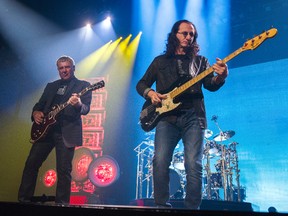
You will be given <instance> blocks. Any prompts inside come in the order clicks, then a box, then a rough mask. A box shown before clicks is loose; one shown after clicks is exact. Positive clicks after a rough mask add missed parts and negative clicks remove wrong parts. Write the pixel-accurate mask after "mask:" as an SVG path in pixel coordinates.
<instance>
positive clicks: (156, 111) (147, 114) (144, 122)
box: [139, 28, 277, 132]
mask: <svg viewBox="0 0 288 216" xmlns="http://www.w3.org/2000/svg"><path fill="white" fill-rule="evenodd" d="M276 34H277V29H275V28H271V29H270V30H268V31H265V32H263V33H262V34H260V35H258V36H256V37H254V38H252V39H250V40H248V41H246V42H245V43H244V44H243V46H242V47H240V48H239V49H237V50H236V51H234V52H233V53H231V54H230V55H228V56H227V57H225V58H224V59H222V61H223V62H224V63H226V62H228V61H229V60H231V59H233V58H234V57H235V56H237V55H239V54H240V53H242V52H243V51H246V50H254V49H256V48H257V47H258V46H259V45H260V44H261V43H262V42H264V41H265V40H266V39H267V38H272V37H274V36H275V35H276ZM212 72H213V68H212V67H209V68H208V69H206V70H205V71H203V72H202V73H200V74H199V75H197V76H196V77H194V78H193V79H190V80H189V81H187V82H185V83H184V84H183V85H181V86H179V87H176V88H174V89H173V90H172V91H170V92H168V93H166V95H167V98H166V99H164V100H162V102H161V104H160V105H157V106H156V105H154V104H152V103H151V100H150V99H148V100H146V102H145V103H144V105H143V106H142V110H141V113H140V122H139V123H140V125H141V128H142V129H143V130H144V131H146V132H148V131H151V130H152V129H153V128H154V127H156V125H157V123H158V122H159V120H160V119H161V118H162V117H163V116H164V115H166V114H168V113H170V112H171V111H173V110H175V109H176V108H177V107H178V106H179V105H180V104H181V102H179V103H174V101H173V100H174V99H175V98H176V97H177V96H179V95H180V94H182V93H183V92H185V91H186V90H187V89H188V88H190V87H191V86H193V85H194V84H195V83H197V82H198V81H200V80H202V79H203V78H205V77H206V76H207V75H209V74H210V73H212Z"/></svg>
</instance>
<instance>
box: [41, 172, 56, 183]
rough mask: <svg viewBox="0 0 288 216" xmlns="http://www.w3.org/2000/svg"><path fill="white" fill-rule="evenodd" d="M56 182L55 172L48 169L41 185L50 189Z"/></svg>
mask: <svg viewBox="0 0 288 216" xmlns="http://www.w3.org/2000/svg"><path fill="white" fill-rule="evenodd" d="M56 181H57V173H56V171H55V170H53V169H50V170H47V171H46V172H45V173H44V177H43V184H44V186H45V187H52V186H53V185H54V184H55V183H56Z"/></svg>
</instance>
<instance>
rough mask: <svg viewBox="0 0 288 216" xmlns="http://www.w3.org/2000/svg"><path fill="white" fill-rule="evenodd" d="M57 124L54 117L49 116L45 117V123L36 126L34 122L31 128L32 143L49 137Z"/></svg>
mask: <svg viewBox="0 0 288 216" xmlns="http://www.w3.org/2000/svg"><path fill="white" fill-rule="evenodd" d="M55 123H56V119H55V117H54V116H53V117H49V115H48V116H45V117H44V119H43V122H42V123H41V124H36V123H35V122H33V124H32V128H31V138H30V143H35V142H36V141H38V140H41V139H42V138H44V137H45V136H46V135H47V133H48V131H49V129H50V128H51V126H52V125H53V124H55Z"/></svg>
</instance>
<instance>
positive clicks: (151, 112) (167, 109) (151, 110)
mask: <svg viewBox="0 0 288 216" xmlns="http://www.w3.org/2000/svg"><path fill="white" fill-rule="evenodd" d="M180 104H181V103H174V102H173V98H171V95H170V94H169V93H168V94H167V98H166V99H165V100H162V102H161V104H160V105H159V106H155V105H153V104H152V103H151V100H150V99H149V100H147V101H146V102H145V103H144V105H143V107H142V111H141V113H140V124H141V127H142V129H143V130H144V131H146V132H148V131H151V130H152V129H153V128H155V127H156V125H157V123H158V122H159V121H160V119H161V118H162V117H164V116H166V115H168V114H169V113H171V112H172V111H174V110H175V109H176V108H177V107H178V106H179V105H180Z"/></svg>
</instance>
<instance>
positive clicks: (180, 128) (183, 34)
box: [136, 20, 228, 209]
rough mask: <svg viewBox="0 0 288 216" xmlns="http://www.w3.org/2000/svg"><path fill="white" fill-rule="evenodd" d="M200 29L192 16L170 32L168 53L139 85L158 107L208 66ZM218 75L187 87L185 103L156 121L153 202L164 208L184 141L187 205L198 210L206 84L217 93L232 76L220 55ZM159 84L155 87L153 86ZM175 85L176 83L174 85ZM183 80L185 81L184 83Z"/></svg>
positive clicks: (156, 59) (200, 188)
mask: <svg viewBox="0 0 288 216" xmlns="http://www.w3.org/2000/svg"><path fill="white" fill-rule="evenodd" d="M197 37H198V34H197V30H196V27H195V25H194V24H193V23H191V22H190V21H188V20H180V21H177V22H176V23H175V24H174V25H173V27H172V29H171V32H170V33H169V34H168V38H167V44H166V51H165V52H164V54H163V55H160V56H157V57H156V58H155V59H154V60H153V62H152V63H151V64H150V66H149V67H148V69H147V71H146V73H145V74H144V76H143V77H142V78H141V79H140V80H139V82H138V83H137V86H136V90H137V92H138V93H139V94H140V95H141V96H143V97H144V98H145V99H147V100H151V103H152V104H154V105H155V106H161V101H162V100H165V98H166V97H167V96H166V95H165V93H168V92H169V90H173V88H175V87H177V84H179V83H177V81H179V80H183V79H184V80H185V78H186V80H187V78H188V79H191V78H193V77H195V76H197V75H198V74H199V73H201V72H203V71H204V70H206V69H207V68H208V67H210V66H209V63H208V60H207V58H205V57H203V56H200V55H198V52H199V46H198V44H197ZM212 67H213V70H214V72H215V73H210V74H209V75H207V76H206V77H205V78H204V79H202V80H200V81H199V82H198V83H196V84H195V85H193V86H192V87H190V88H188V89H187V91H185V92H184V93H183V94H182V95H180V96H179V98H176V99H175V100H176V101H175V102H181V103H182V104H181V105H180V107H177V108H176V109H175V111H172V112H169V113H168V115H165V116H164V117H163V118H161V119H160V121H159V122H158V123H157V125H156V131H155V140H154V157H153V184H154V202H155V205H156V206H158V207H159V208H161V207H172V206H171V204H170V203H169V197H170V194H169V166H170V164H171V161H172V156H173V152H174V149H175V147H176V145H177V144H178V142H179V141H180V139H182V141H183V144H184V164H185V172H186V174H187V176H186V182H187V183H186V196H185V199H184V205H185V207H186V208H189V209H199V207H200V204H201V197H202V170H203V168H202V155H203V139H204V130H205V129H206V128H207V121H206V113H205V106H204V97H203V93H202V89H201V88H202V86H203V87H204V88H205V89H207V90H209V91H216V90H218V89H219V88H220V87H221V86H223V84H224V82H225V79H226V77H227V76H228V68H227V65H226V64H224V63H223V62H222V61H221V60H220V59H219V58H217V59H216V63H215V64H214V65H213V66H212ZM154 83H155V84H156V90H153V89H152V85H153V84H154ZM175 83H176V85H175ZM180 84H181V83H180Z"/></svg>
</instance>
